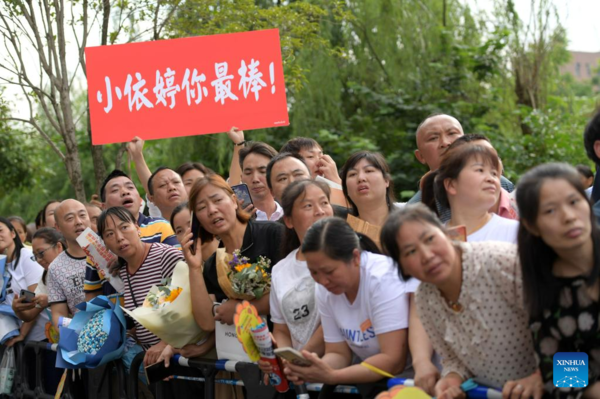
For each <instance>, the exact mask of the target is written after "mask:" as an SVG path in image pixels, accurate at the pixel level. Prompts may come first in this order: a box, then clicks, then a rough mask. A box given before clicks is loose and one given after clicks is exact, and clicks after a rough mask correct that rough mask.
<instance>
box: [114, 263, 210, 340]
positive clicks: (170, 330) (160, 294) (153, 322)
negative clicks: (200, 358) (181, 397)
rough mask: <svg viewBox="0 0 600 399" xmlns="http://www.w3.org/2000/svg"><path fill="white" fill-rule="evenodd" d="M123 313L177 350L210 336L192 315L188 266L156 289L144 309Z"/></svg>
mask: <svg viewBox="0 0 600 399" xmlns="http://www.w3.org/2000/svg"><path fill="white" fill-rule="evenodd" d="M123 311H125V312H126V313H127V314H129V315H130V316H131V317H133V318H134V319H135V320H136V321H137V322H138V323H140V324H141V325H142V326H144V327H145V328H146V329H148V331H150V332H151V333H153V334H154V335H156V336H157V337H158V338H160V339H162V340H163V341H165V342H166V343H168V344H169V345H172V346H173V347H175V348H182V347H184V346H185V345H187V344H192V343H194V344H195V343H197V342H200V341H201V340H202V339H203V338H204V336H205V335H206V333H205V332H204V331H202V330H201V329H200V327H198V325H197V324H196V321H195V320H194V315H193V314H192V298H191V294H190V279H189V269H188V265H187V264H186V263H185V262H179V263H178V264H177V265H176V266H175V269H174V270H173V278H172V280H171V283H170V284H165V285H163V286H156V285H155V286H153V287H152V288H151V289H150V292H148V295H146V299H145V300H144V303H143V305H142V306H140V307H138V308H137V309H135V310H133V311H129V310H127V309H125V308H123Z"/></svg>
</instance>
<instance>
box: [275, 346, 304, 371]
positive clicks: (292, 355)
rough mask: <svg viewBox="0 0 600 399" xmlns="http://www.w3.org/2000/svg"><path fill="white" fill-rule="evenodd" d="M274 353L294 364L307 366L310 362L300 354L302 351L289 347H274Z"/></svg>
mask: <svg viewBox="0 0 600 399" xmlns="http://www.w3.org/2000/svg"><path fill="white" fill-rule="evenodd" d="M275 355H276V356H279V357H280V358H282V359H285V360H287V361H288V362H290V363H292V364H295V365H296V366H302V367H308V366H310V365H311V364H312V363H311V361H310V360H307V359H306V358H305V357H304V356H302V353H300V352H298V351H297V350H296V349H294V348H290V347H285V348H278V349H275Z"/></svg>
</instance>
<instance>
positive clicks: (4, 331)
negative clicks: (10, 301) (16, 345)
mask: <svg viewBox="0 0 600 399" xmlns="http://www.w3.org/2000/svg"><path fill="white" fill-rule="evenodd" d="M19 325H20V322H19V320H18V319H17V316H15V313H14V312H13V310H12V308H11V307H10V306H8V305H6V304H2V305H0V344H4V343H5V342H6V341H8V340H9V339H11V338H12V337H16V336H17V335H19Z"/></svg>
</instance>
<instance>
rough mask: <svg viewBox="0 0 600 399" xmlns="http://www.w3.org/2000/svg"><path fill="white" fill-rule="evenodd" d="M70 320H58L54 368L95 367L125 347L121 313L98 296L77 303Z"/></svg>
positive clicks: (123, 321)
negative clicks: (56, 353) (76, 309)
mask: <svg viewBox="0 0 600 399" xmlns="http://www.w3.org/2000/svg"><path fill="white" fill-rule="evenodd" d="M77 308H78V309H79V312H77V313H76V314H75V316H73V319H66V318H62V317H61V320H60V323H59V324H60V326H59V329H60V339H59V341H58V351H57V352H58V355H57V356H56V367H59V368H69V369H74V368H82V367H87V368H95V367H98V366H101V365H103V364H105V363H108V362H109V361H111V360H114V359H117V358H119V357H121V355H122V354H123V351H124V349H125V333H126V327H125V316H124V315H123V312H122V311H121V308H120V307H119V306H116V305H115V304H114V303H113V302H112V301H111V300H110V299H109V298H108V297H106V296H104V295H101V296H98V297H96V298H94V299H92V300H91V301H89V302H82V303H80V304H79V305H77Z"/></svg>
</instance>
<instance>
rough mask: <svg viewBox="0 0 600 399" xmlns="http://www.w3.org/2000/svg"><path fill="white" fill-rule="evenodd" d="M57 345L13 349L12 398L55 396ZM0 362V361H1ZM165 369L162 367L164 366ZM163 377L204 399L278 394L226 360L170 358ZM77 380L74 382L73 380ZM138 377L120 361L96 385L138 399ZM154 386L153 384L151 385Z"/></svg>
mask: <svg viewBox="0 0 600 399" xmlns="http://www.w3.org/2000/svg"><path fill="white" fill-rule="evenodd" d="M57 348H58V345H57V344H49V343H46V342H36V341H29V342H27V343H21V342H20V343H17V344H16V345H15V358H16V368H17V370H16V373H15V379H14V383H13V392H12V397H14V398H15V399H23V398H27V399H29V398H31V399H53V398H54V394H52V393H49V392H46V391H45V389H44V386H45V376H46V370H45V369H44V362H43V361H42V359H43V356H42V355H45V354H46V353H47V352H56V351H57ZM29 352H33V353H34V354H35V356H34V357H35V367H34V368H33V370H32V369H31V368H30V367H29V364H27V361H28V360H27V359H28V357H27V356H25V355H26V354H27V353H29ZM144 354H145V353H144V352H141V353H139V354H138V355H137V356H136V357H135V358H134V359H133V361H132V363H131V370H139V369H140V366H142V363H143V360H144ZM0 358H1V357H0ZM163 367H164V366H163ZM32 371H34V372H35V376H31V375H30V372H32ZM87 371H88V370H86V369H83V370H80V369H75V370H67V375H66V378H65V380H64V386H63V389H62V394H61V396H60V397H61V399H78V398H79V397H80V395H77V393H76V392H77V391H76V388H77V387H76V386H75V384H76V383H74V375H75V374H76V375H77V376H79V375H80V374H81V373H83V374H85V373H86V372H87ZM219 371H229V372H235V373H237V374H238V375H239V379H227V378H216V375H217V373H218V372H219ZM164 372H165V373H166V374H165V377H166V376H173V379H174V380H187V381H194V382H199V383H204V398H205V399H214V398H215V384H226V385H233V386H243V387H245V389H246V399H268V398H275V397H276V396H277V394H278V393H277V391H275V389H274V388H273V387H272V386H269V385H264V384H263V382H262V375H261V371H260V369H259V368H258V366H257V365H256V364H254V363H247V362H239V361H229V360H213V359H202V358H194V359H188V358H186V357H183V356H181V355H175V356H174V357H173V360H172V363H171V367H170V368H169V369H165V370H164ZM75 379H76V380H77V378H75ZM138 379H139V377H138V373H136V372H130V373H129V375H127V374H126V373H125V367H124V366H123V364H122V362H121V361H120V360H116V361H113V362H109V363H108V364H107V367H106V368H105V370H104V373H103V376H102V378H101V380H100V383H99V385H100V386H101V387H102V386H103V385H104V384H108V390H109V393H110V396H111V398H117V399H127V398H129V399H137V398H138V397H139V392H138ZM30 380H31V381H32V382H33V381H35V386H33V387H32V386H31V385H30ZM150 382H154V381H150ZM163 388H164V383H162V382H158V383H157V384H156V389H155V392H154V393H155V398H156V399H163V398H165V399H166V395H165V394H164V392H163ZM322 388H323V385H322V384H306V385H305V386H302V387H294V386H293V385H292V386H291V389H295V390H296V393H297V395H298V398H307V397H308V395H307V393H306V392H307V390H308V391H316V392H318V391H321V389H322ZM335 392H337V393H345V394H359V392H358V389H357V388H356V387H353V386H346V385H340V386H337V387H336V388H335Z"/></svg>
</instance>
